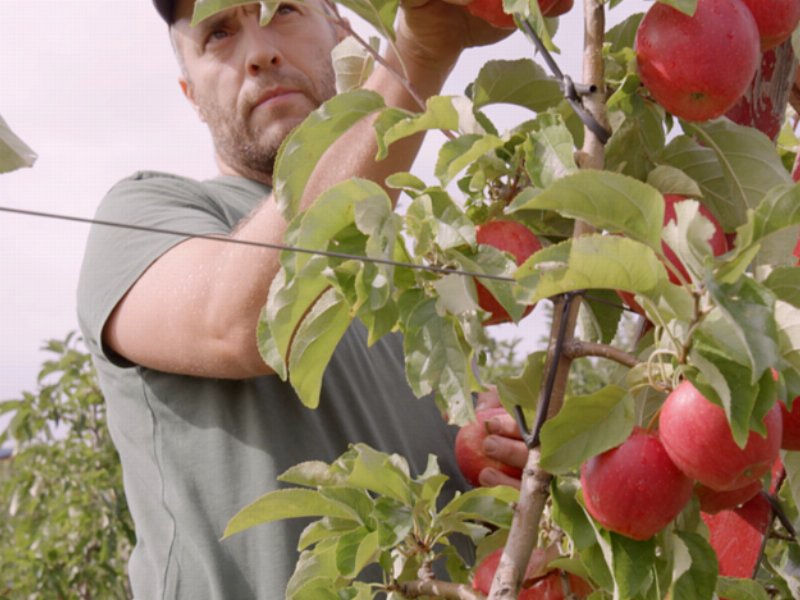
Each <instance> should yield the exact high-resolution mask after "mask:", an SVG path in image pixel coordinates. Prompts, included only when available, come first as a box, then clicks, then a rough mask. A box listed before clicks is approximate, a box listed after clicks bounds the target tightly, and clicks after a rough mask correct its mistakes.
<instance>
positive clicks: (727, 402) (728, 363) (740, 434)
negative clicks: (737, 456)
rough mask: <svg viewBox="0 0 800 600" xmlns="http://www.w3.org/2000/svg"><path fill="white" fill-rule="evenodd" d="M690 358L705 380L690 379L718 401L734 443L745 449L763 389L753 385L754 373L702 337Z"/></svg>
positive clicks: (709, 396) (705, 394)
mask: <svg viewBox="0 0 800 600" xmlns="http://www.w3.org/2000/svg"><path fill="white" fill-rule="evenodd" d="M689 356H690V360H691V364H692V365H693V366H695V367H696V368H697V369H698V370H699V371H700V373H701V374H702V375H703V380H700V379H697V378H696V377H693V376H692V375H691V374H689V378H690V379H691V380H692V382H693V383H694V384H695V387H697V388H698V390H700V391H701V392H702V393H703V395H704V396H706V397H707V398H709V399H710V400H712V401H714V400H715V399H716V400H717V401H718V404H719V405H720V406H721V407H722V408H723V410H724V411H725V416H726V417H727V418H728V422H729V423H730V426H731V432H732V434H733V439H734V440H735V441H736V443H737V444H738V445H739V447H740V448H743V447H744V445H745V444H746V443H747V438H748V436H749V435H750V425H751V415H752V414H753V410H754V408H755V406H756V400H757V399H758V392H759V387H758V386H757V385H754V384H753V383H752V382H751V381H750V378H751V372H750V371H749V370H748V369H746V368H744V367H743V366H742V365H741V364H739V363H737V362H734V361H732V360H730V359H729V358H728V357H727V356H726V355H725V354H724V350H722V349H720V347H719V346H716V347H715V346H712V345H711V344H709V343H706V342H705V341H704V340H703V339H702V338H701V337H700V336H699V335H698V337H697V338H696V341H695V343H694V347H693V348H692V351H691V352H690V355H689ZM709 386H710V387H711V389H709Z"/></svg>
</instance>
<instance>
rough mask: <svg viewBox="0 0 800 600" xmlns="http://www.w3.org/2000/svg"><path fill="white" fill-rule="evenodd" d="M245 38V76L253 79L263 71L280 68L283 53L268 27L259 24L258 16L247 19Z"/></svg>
mask: <svg viewBox="0 0 800 600" xmlns="http://www.w3.org/2000/svg"><path fill="white" fill-rule="evenodd" d="M247 21H248V22H247V25H246V26H245V31H246V33H245V36H246V42H247V55H246V61H247V64H246V68H247V74H248V75H250V76H252V77H255V76H258V75H259V74H260V73H261V72H263V71H268V70H270V69H274V68H277V67H280V66H281V65H282V64H283V53H282V51H281V49H280V48H279V47H278V44H277V43H276V42H277V36H276V35H275V34H274V32H271V31H270V29H269V25H267V26H266V27H262V26H261V25H260V24H259V15H258V14H255V15H254V16H251V17H250V18H249V19H247Z"/></svg>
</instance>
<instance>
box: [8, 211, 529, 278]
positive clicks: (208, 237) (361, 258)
mask: <svg viewBox="0 0 800 600" xmlns="http://www.w3.org/2000/svg"><path fill="white" fill-rule="evenodd" d="M0 212H6V213H12V214H18V215H25V216H29V217H40V218H45V219H56V220H60V221H72V222H75V223H88V224H89V225H101V226H103V227H118V228H120V229H132V230H135V231H147V232H150V233H158V234H162V235H174V236H179V237H185V238H196V239H201V240H210V241H212V242H221V243H225V244H241V245H243V246H254V247H256V248H269V249H272V250H286V251H288V252H299V253H303V254H314V255H319V256H327V257H329V258H341V259H345V260H357V261H361V262H365V263H375V264H381V265H388V266H393V267H403V268H406V269H416V270H418V271H429V272H432V273H439V274H442V275H463V276H465V277H477V278H479V279H491V280H494V281H505V282H509V283H513V282H515V281H516V280H515V279H514V278H513V277H507V276H505V275H491V274H488V273H473V272H471V271H464V270H462V269H451V268H448V267H436V266H432V265H418V264H415V263H407V262H399V261H394V260H389V259H386V258H374V257H370V256H360V255H357V254H348V253H346V252H333V251H329V250H314V249H311V248H299V247H297V246H288V245H285V244H271V243H268V242H253V241H249V240H237V239H234V238H230V237H224V236H220V235H210V234H202V233H190V232H188V231H179V230H177V229H166V228H163V227H148V226H146V225H134V224H132V223H119V222H117V221H104V220H102V219H89V218H86V217H76V216H73V215H63V214H57V213H49V212H42V211H37V210H26V209H22V208H11V207H9V206H0Z"/></svg>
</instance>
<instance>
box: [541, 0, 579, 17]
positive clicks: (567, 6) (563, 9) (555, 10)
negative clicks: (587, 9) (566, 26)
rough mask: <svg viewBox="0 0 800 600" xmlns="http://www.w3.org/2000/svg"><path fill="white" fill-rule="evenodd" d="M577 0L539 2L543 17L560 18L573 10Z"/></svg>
mask: <svg viewBox="0 0 800 600" xmlns="http://www.w3.org/2000/svg"><path fill="white" fill-rule="evenodd" d="M574 3H575V0H539V9H540V10H541V11H542V16H543V17H558V16H560V15H563V14H565V13H568V12H569V11H571V10H572V6H573V4H574Z"/></svg>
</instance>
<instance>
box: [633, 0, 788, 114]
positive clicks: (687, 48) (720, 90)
mask: <svg viewBox="0 0 800 600" xmlns="http://www.w3.org/2000/svg"><path fill="white" fill-rule="evenodd" d="M798 22H800V0H768V1H767V0H698V3H697V10H696V11H695V14H694V15H693V16H691V17H690V16H688V15H686V14H684V13H682V12H680V11H678V10H676V9H675V8H673V7H671V6H669V5H667V4H664V3H661V2H656V3H654V4H653V6H652V7H651V8H650V10H649V11H648V12H647V14H646V15H645V17H644V19H643V20H642V23H641V25H640V26H639V29H638V31H637V33H636V54H637V61H638V67H639V75H640V77H641V80H642V83H643V84H644V85H645V87H647V89H648V90H649V91H650V94H651V95H652V97H653V98H654V99H655V100H656V102H658V103H659V104H661V105H662V106H663V107H664V108H666V109H667V110H668V111H669V112H671V113H673V114H674V115H676V116H678V117H681V118H683V119H686V120H687V121H706V120H708V119H713V118H716V117H719V116H722V115H724V114H726V113H727V112H728V111H729V110H731V109H732V108H733V107H734V105H736V103H737V101H738V100H739V98H741V96H742V94H744V92H745V91H746V90H747V88H748V86H749V85H750V83H751V81H752V80H753V77H754V75H755V73H756V70H757V69H758V66H759V64H760V63H761V55H762V53H763V52H765V51H767V50H771V49H772V48H775V47H776V46H778V45H780V44H782V43H783V42H784V41H786V40H787V39H788V38H789V36H791V34H792V32H793V31H794V30H795V28H796V27H797V24H798Z"/></svg>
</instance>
